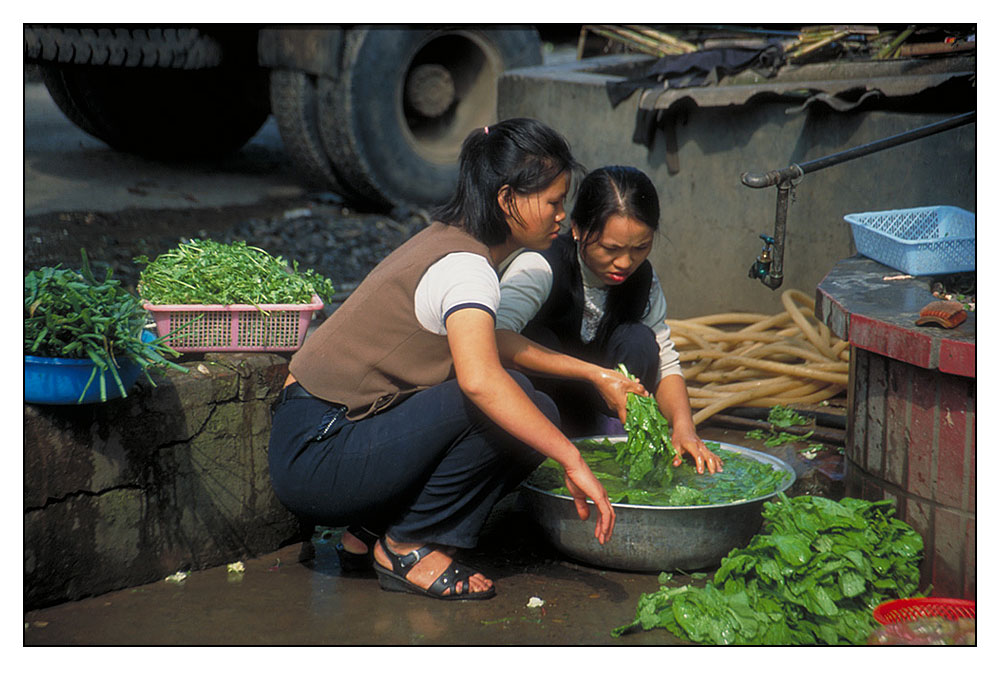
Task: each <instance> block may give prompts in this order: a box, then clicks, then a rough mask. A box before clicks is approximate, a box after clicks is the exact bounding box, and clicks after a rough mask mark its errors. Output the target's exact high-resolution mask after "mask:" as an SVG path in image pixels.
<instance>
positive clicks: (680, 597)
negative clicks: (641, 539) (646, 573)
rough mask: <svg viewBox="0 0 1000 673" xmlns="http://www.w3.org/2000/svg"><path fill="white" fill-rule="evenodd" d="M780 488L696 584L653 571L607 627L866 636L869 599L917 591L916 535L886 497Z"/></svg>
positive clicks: (789, 638) (730, 640)
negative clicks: (740, 544)
mask: <svg viewBox="0 0 1000 673" xmlns="http://www.w3.org/2000/svg"><path fill="white" fill-rule="evenodd" d="M727 468H728V464H727ZM779 498H780V500H779V501H778V502H768V503H765V504H764V530H765V531H766V532H763V533H760V534H758V535H756V536H755V537H754V538H753V539H752V540H751V541H750V543H749V544H748V545H747V546H746V547H745V548H742V549H734V550H732V551H731V552H730V553H729V554H728V555H727V556H726V557H725V558H724V559H723V560H722V563H721V565H720V567H719V569H718V571H716V573H715V576H714V578H713V579H712V580H710V581H709V582H708V583H707V584H706V586H705V587H704V588H698V587H693V586H676V587H670V586H668V583H669V582H670V579H671V576H670V575H667V574H666V573H664V574H661V576H660V582H661V584H662V586H661V587H660V589H659V590H658V591H656V592H654V593H651V594H643V595H642V596H641V597H640V598H639V604H638V607H637V609H636V618H635V621H634V622H632V623H631V624H626V625H623V626H620V627H618V628H616V629H614V630H613V631H612V635H613V636H615V637H618V636H621V635H622V634H624V633H627V632H629V631H632V630H634V629H638V628H642V629H652V628H657V627H661V628H665V629H667V630H668V631H670V632H671V633H673V634H674V635H676V636H679V637H681V638H685V639H687V640H691V641H694V642H697V643H707V644H717V645H798V644H827V645H836V644H855V645H859V644H864V643H865V641H866V639H867V638H868V636H869V634H871V633H872V631H873V630H874V629H875V628H876V627H877V623H876V622H875V620H874V618H873V617H872V610H873V609H874V608H875V606H877V605H878V604H880V603H882V602H884V601H886V600H890V599H894V598H906V597H910V596H913V595H914V594H915V593H916V591H917V586H918V582H919V577H920V573H919V570H918V565H919V562H920V557H921V553H922V551H923V541H922V540H921V539H920V536H919V535H918V534H917V533H916V532H915V531H914V530H913V529H912V528H911V527H910V526H909V525H908V524H906V523H904V522H902V521H900V520H898V519H895V518H893V514H894V511H895V510H894V509H893V507H892V504H891V502H889V501H888V500H883V501H879V502H869V501H866V500H857V499H853V498H844V499H843V500H841V501H840V502H835V501H833V500H828V499H826V498H820V497H816V496H808V495H804V496H799V497H796V498H788V497H786V496H785V495H784V494H780V495H779Z"/></svg>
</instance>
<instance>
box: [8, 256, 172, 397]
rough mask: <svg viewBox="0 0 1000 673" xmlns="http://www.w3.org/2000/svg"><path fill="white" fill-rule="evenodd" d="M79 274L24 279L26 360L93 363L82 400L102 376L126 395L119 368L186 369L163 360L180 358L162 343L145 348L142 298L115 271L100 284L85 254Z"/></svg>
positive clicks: (50, 272) (44, 272)
mask: <svg viewBox="0 0 1000 673" xmlns="http://www.w3.org/2000/svg"><path fill="white" fill-rule="evenodd" d="M81 255H82V258H83V259H82V268H81V270H80V271H73V270H70V269H62V268H59V267H58V266H56V267H43V268H41V269H37V270H33V271H30V272H28V274H27V275H26V276H25V277H24V354H25V355H32V356H36V357H44V358H66V359H76V360H90V361H92V362H93V363H94V369H93V371H92V372H91V374H90V378H89V379H88V381H87V384H86V386H85V387H84V389H83V392H82V393H81V394H80V400H82V399H83V398H84V396H85V395H86V392H87V390H88V389H89V388H90V385H91V383H93V381H94V378H95V377H97V374H98V372H102V373H104V372H111V374H112V377H113V379H114V381H115V384H116V385H117V386H118V389H119V392H120V393H121V395H122V396H123V397H125V396H126V395H127V393H126V391H125V387H124V385H123V384H122V381H121V377H120V376H119V374H118V371H117V368H118V366H119V365H120V364H122V363H124V362H126V361H132V362H134V363H135V364H137V365H139V366H140V367H141V368H142V372H143V374H145V376H146V379H147V380H148V381H149V382H150V383H151V384H153V385H156V384H155V382H153V379H152V378H151V377H150V376H149V373H148V372H147V371H146V370H147V368H148V367H150V366H168V367H172V368H174V369H178V370H180V371H187V369H186V368H184V367H181V366H180V365H176V364H174V363H172V362H169V361H168V360H167V359H166V358H165V357H164V356H165V355H169V356H176V355H178V353H177V352H176V351H174V350H173V349H171V348H170V347H168V346H167V345H166V344H165V343H164V340H163V339H162V338H159V339H154V340H153V341H149V342H144V341H143V340H142V332H143V327H144V326H145V323H146V312H145V311H144V310H143V309H142V306H141V304H140V301H139V298H138V297H135V296H133V295H132V294H130V293H129V292H127V291H126V290H125V289H123V288H122V287H121V283H120V282H119V281H117V280H113V279H112V278H111V275H112V270H111V267H107V273H106V275H105V277H104V279H103V280H100V281H99V280H97V278H96V277H95V276H94V273H93V271H92V269H91V266H90V262H89V261H88V259H87V253H86V252H85V251H83V250H81ZM98 380H99V382H100V383H99V385H100V387H101V401H106V400H107V394H106V390H105V385H106V384H105V377H104V376H101V377H99V379H98Z"/></svg>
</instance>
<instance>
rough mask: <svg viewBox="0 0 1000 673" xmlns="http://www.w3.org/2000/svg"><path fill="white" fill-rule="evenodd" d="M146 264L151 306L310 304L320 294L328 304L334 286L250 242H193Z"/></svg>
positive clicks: (144, 287) (142, 285) (143, 281)
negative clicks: (314, 295) (249, 243)
mask: <svg viewBox="0 0 1000 673" xmlns="http://www.w3.org/2000/svg"><path fill="white" fill-rule="evenodd" d="M135 261H136V262H138V263H140V264H145V265H146V268H145V269H143V271H142V273H141V274H140V277H139V294H140V295H142V298H143V299H145V300H146V301H148V302H150V303H151V304H156V305H169V304H251V305H254V306H259V305H261V304H308V303H311V302H312V296H313V294H314V293H315V294H316V295H318V296H319V297H320V299H323V300H325V301H329V299H330V298H331V297H332V296H333V294H334V287H333V283H332V282H331V281H330V279H328V278H325V277H323V276H322V275H320V274H318V273H316V272H315V271H313V270H312V269H309V270H306V271H300V270H299V268H298V263H297V262H294V261H293V262H292V263H291V266H289V265H288V263H286V262H285V260H284V259H282V258H281V257H275V256H272V255H271V254H270V253H268V252H267V251H266V250H262V249H261V248H258V247H255V246H252V245H248V244H247V243H246V241H236V242H234V243H229V244H226V243H219V242H216V241H212V240H210V239H193V240H191V241H189V242H186V243H180V244H179V245H177V247H175V248H173V249H171V250H169V251H167V252H165V253H163V254H162V255H159V256H158V257H157V258H156V259H154V260H153V261H149V259H148V258H147V257H145V256H141V257H136V258H135Z"/></svg>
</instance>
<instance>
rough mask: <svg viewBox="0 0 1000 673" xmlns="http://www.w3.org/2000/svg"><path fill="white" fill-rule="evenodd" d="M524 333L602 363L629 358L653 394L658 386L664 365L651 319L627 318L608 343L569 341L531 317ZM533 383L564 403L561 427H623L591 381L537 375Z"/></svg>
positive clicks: (610, 430)
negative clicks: (638, 321)
mask: <svg viewBox="0 0 1000 673" xmlns="http://www.w3.org/2000/svg"><path fill="white" fill-rule="evenodd" d="M521 333H522V334H523V335H524V336H525V337H527V338H529V339H531V340H532V341H534V342H535V343H537V344H541V345H542V346H545V347H546V348H551V349H552V350H554V351H559V352H560V353H567V354H569V355H572V356H574V357H577V358H579V359H581V360H585V361H587V362H592V363H594V364H596V365H600V366H601V367H607V368H609V369H615V368H617V367H618V365H619V364H624V365H625V367H626V368H627V369H628V370H629V373H631V374H632V375H633V376H635V377H636V378H638V379H639V381H641V382H642V385H644V386H645V387H646V390H648V391H649V393H650V394H653V393H655V392H656V388H655V384H656V377H657V374H658V372H659V367H660V348H659V345H658V344H657V343H656V335H655V334H653V330H652V329H650V328H649V326H647V325H643V324H642V323H637V322H628V323H622V324H621V325H619V326H618V327H617V328H615V330H614V331H613V332H612V333H611V337H610V338H609V339H608V343H607V344H606V345H605V346H604V347H603V348H598V347H597V346H596V345H594V344H589V345H586V346H584V347H583V348H582V349H581V348H580V347H579V345H578V343H579V342H578V341H577V344H570V343H567V342H566V341H564V340H563V339H560V338H559V336H558V335H556V333H555V332H554V331H553V330H551V329H549V328H548V327H544V326H541V325H538V324H531V323H529V324H528V326H527V327H525V328H524V330H522V332H521ZM531 381H532V383H534V384H535V387H536V388H538V389H539V390H541V391H544V392H545V393H547V394H548V395H549V397H551V398H552V399H553V400H554V401H555V403H556V406H557V407H558V409H559V416H560V418H561V419H562V430H563V432H564V433H566V435H567V436H569V437H587V436H592V435H605V434H619V433H621V432H622V431H623V430H622V428H621V424H620V422H619V421H618V418H617V415H615V414H614V413H613V412H612V411H611V409H610V408H609V407H608V405H607V404H605V402H604V399H603V398H602V397H601V396H600V394H599V393H598V392H597V390H595V389H594V387H593V386H592V385H590V384H589V383H584V382H581V381H567V380H564V379H553V378H544V377H532V379H531Z"/></svg>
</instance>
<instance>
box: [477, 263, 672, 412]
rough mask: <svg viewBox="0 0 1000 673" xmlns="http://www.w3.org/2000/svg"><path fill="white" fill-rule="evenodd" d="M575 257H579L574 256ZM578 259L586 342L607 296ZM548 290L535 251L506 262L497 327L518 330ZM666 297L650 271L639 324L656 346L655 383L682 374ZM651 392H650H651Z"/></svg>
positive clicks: (548, 273)
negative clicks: (654, 339) (647, 292)
mask: <svg viewBox="0 0 1000 673" xmlns="http://www.w3.org/2000/svg"><path fill="white" fill-rule="evenodd" d="M578 260H579V257H578ZM579 261H580V270H581V274H580V275H581V276H582V279H583V299H584V302H583V303H584V306H583V320H582V321H581V323H580V339H581V340H582V341H583V342H584V343H590V342H591V341H593V340H594V337H595V336H596V335H597V326H598V325H599V324H600V322H601V318H602V317H603V316H604V309H605V304H606V302H607V298H608V286H607V285H605V284H604V283H602V282H601V281H600V279H599V278H598V277H597V276H596V275H595V274H594V273H593V272H592V271H591V270H590V269H589V268H588V267H587V265H586V264H584V263H583V261H582V260H579ZM551 291H552V267H551V266H549V263H548V261H546V259H545V258H544V257H543V256H542V255H541V254H539V253H537V252H534V251H526V252H523V253H521V254H520V255H518V256H517V257H516V258H515V259H514V261H512V262H511V263H510V265H509V266H508V267H507V269H506V271H504V274H503V278H502V279H501V280H500V307H499V308H498V309H497V312H496V322H497V329H508V330H511V331H513V332H520V331H521V330H522V329H524V326H525V325H527V324H528V321H529V320H531V319H532V318H534V317H535V315H536V314H537V313H538V311H539V309H540V308H541V307H542V304H544V303H545V301H546V300H547V299H548V298H549V293H550V292H551ZM666 319H667V300H666V299H665V298H664V296H663V290H662V289H661V287H660V279H659V278H658V277H657V275H656V272H655V271H653V282H652V283H651V284H650V287H649V300H648V301H647V302H646V311H645V313H644V314H643V316H642V323H643V324H644V325H648V326H649V327H650V328H651V329H652V330H653V334H654V335H655V336H656V342H657V344H659V346H660V368H659V379H657V384H659V382H660V381H661V380H662V379H663V378H665V377H667V376H673V375H677V376H683V375H684V374H683V372H682V371H681V363H680V356H679V355H678V354H677V349H676V348H675V347H674V342H673V341H672V340H671V338H670V327H669V326H668V325H667V323H666ZM651 392H652V391H651Z"/></svg>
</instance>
